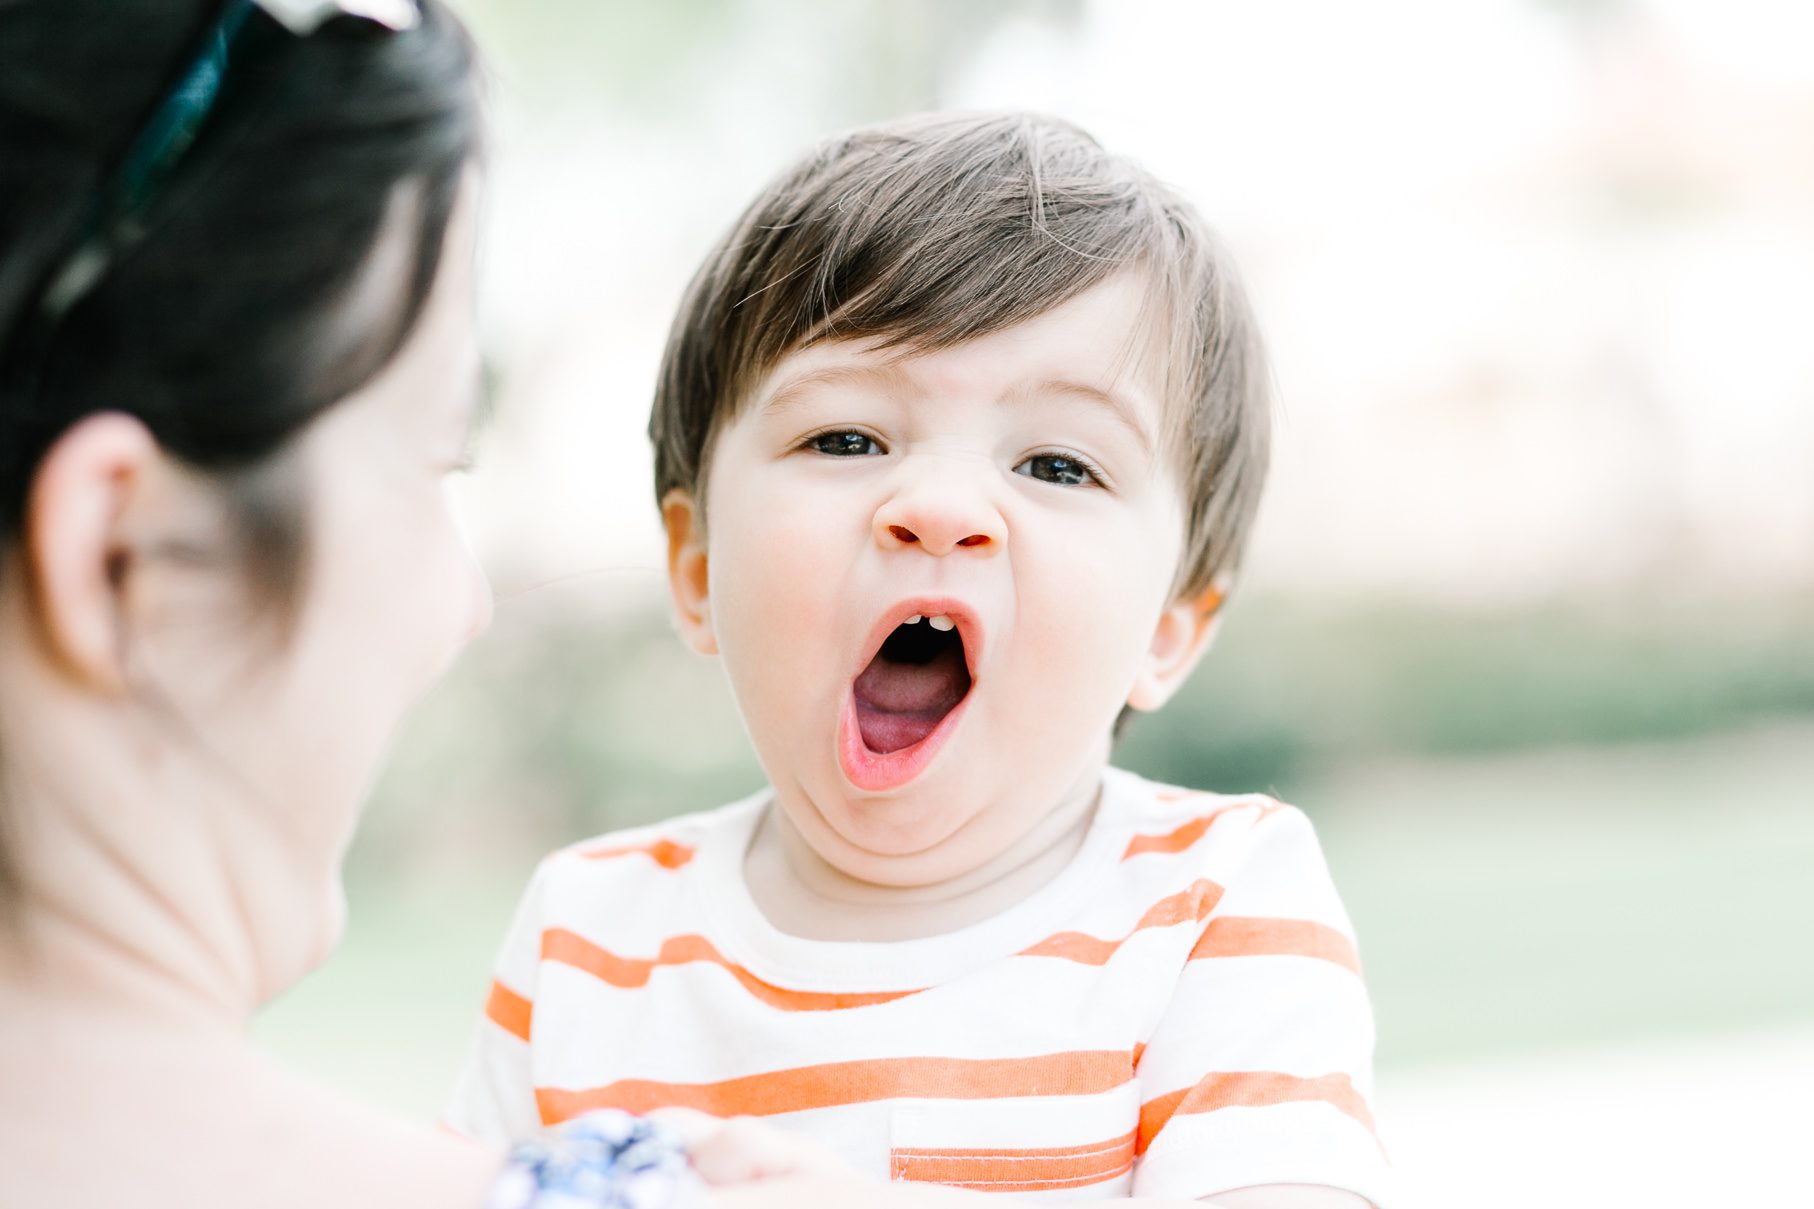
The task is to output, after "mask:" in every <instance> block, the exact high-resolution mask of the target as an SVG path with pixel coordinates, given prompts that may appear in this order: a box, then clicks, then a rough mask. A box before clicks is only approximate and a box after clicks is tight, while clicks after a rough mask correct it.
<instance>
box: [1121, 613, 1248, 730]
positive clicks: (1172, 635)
mask: <svg viewBox="0 0 1814 1209" xmlns="http://www.w3.org/2000/svg"><path fill="white" fill-rule="evenodd" d="M1224 591H1225V585H1223V584H1221V583H1217V584H1214V585H1212V586H1211V587H1208V588H1206V589H1204V590H1203V591H1202V592H1199V593H1197V594H1196V595H1194V596H1186V597H1180V598H1179V599H1177V600H1175V601H1173V602H1172V603H1171V605H1170V606H1169V607H1168V608H1167V609H1166V610H1165V612H1163V613H1161V614H1160V615H1159V624H1158V625H1157V626H1155V627H1153V641H1152V645H1151V646H1149V647H1148V648H1147V651H1146V658H1145V659H1143V660H1141V663H1140V673H1139V674H1138V675H1137V676H1135V677H1134V687H1133V688H1132V689H1130V690H1129V691H1128V695H1127V703H1128V704H1129V705H1131V706H1132V707H1134V708H1135V709H1138V710H1148V711H1150V710H1155V709H1158V708H1159V707H1160V706H1161V705H1164V704H1165V703H1166V702H1167V701H1170V700H1171V698H1172V694H1173V693H1175V692H1177V691H1178V689H1179V687H1180V686H1181V685H1182V684H1183V683H1184V682H1185V680H1187V679H1188V678H1189V677H1190V674H1191V671H1192V670H1193V669H1194V668H1195V667H1196V666H1197V661H1198V660H1199V659H1201V658H1203V653H1204V652H1205V651H1207V650H1209V643H1210V640H1211V639H1213V638H1214V637H1215V634H1216V625H1217V623H1218V622H1219V621H1220V620H1221V616H1222V600H1223V594H1224Z"/></svg>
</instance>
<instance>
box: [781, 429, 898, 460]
mask: <svg viewBox="0 0 1814 1209" xmlns="http://www.w3.org/2000/svg"><path fill="white" fill-rule="evenodd" d="M837 436H853V437H861V438H863V439H864V440H865V441H868V442H870V443H871V444H873V445H874V446H875V447H876V448H877V449H878V450H880V451H881V452H882V453H887V452H888V446H887V445H885V444H883V443H882V439H881V438H880V437H878V436H876V435H875V434H874V433H870V432H865V431H864V430H863V429H861V428H853V427H851V426H850V425H848V424H831V425H828V426H826V427H824V428H819V429H815V430H814V431H812V432H809V433H807V434H806V435H805V436H803V437H801V438H800V439H799V440H798V441H796V442H795V443H794V448H795V449H796V450H798V451H802V452H814V453H827V451H826V450H823V449H820V448H818V445H819V442H820V441H823V440H824V439H825V438H826V437H837ZM827 456H837V455H830V454H827ZM843 456H845V457H850V456H856V455H852V454H845V455H843Z"/></svg>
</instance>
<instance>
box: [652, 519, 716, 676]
mask: <svg viewBox="0 0 1814 1209" xmlns="http://www.w3.org/2000/svg"><path fill="white" fill-rule="evenodd" d="M702 520H703V518H702V517H701V516H700V514H699V507H698V505H697V504H695V503H694V502H693V496H692V494H691V493H690V492H687V491H684V490H682V489H681V488H679V487H676V488H674V489H673V490H671V491H669V492H668V493H667V494H666V495H664V496H662V497H661V523H662V525H663V526H664V527H665V528H666V529H667V531H668V591H669V593H670V594H671V595H672V596H673V598H674V622H675V624H676V625H677V626H678V627H679V628H680V636H681V638H682V639H684V640H685V641H686V644H687V645H688V646H690V647H692V648H693V649H694V650H695V651H698V652H699V653H700V654H701V655H716V654H717V653H718V635H717V634H716V633H715V632H714V631H713V629H712V589H711V579H710V576H708V574H707V571H708V570H709V567H708V564H707V561H706V548H705V525H704V524H703V523H702Z"/></svg>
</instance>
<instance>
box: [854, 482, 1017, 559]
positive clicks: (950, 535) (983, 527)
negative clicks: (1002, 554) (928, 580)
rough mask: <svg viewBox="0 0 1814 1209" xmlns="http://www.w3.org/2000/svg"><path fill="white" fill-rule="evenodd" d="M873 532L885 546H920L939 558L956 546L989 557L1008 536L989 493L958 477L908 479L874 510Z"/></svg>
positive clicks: (1006, 528) (899, 547) (894, 548)
mask: <svg viewBox="0 0 1814 1209" xmlns="http://www.w3.org/2000/svg"><path fill="white" fill-rule="evenodd" d="M874 532H875V539H876V543H877V544H878V545H880V546H881V547H882V548H883V549H884V550H899V549H904V548H905V547H908V546H918V547H920V548H921V549H922V550H924V551H925V552H926V553H928V554H932V555H938V556H943V555H946V554H950V553H951V552H952V551H954V550H969V551H973V552H975V553H977V554H982V555H992V554H994V553H996V552H997V551H999V550H1000V549H1001V548H1002V546H1003V544H1004V543H1005V542H1006V541H1007V538H1008V526H1007V522H1006V521H1004V520H1003V519H1002V515H1001V511H1000V510H999V509H998V508H997V507H996V506H995V504H994V503H993V502H992V501H991V500H990V499H989V497H988V494H987V493H986V492H985V491H984V490H982V489H981V487H980V486H979V485H976V484H970V483H967V482H963V481H961V477H960V476H957V475H939V476H936V477H922V478H918V479H915V480H912V481H910V482H908V483H907V484H906V485H905V486H903V487H902V488H901V490H899V491H896V492H895V493H894V494H893V495H891V496H889V497H888V499H887V501H886V502H884V503H883V504H882V506H881V507H880V508H878V509H876V514H875V522H874Z"/></svg>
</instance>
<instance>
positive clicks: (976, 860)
mask: <svg viewBox="0 0 1814 1209" xmlns="http://www.w3.org/2000/svg"><path fill="white" fill-rule="evenodd" d="M954 804H956V803H954V802H953V800H952V799H951V798H950V797H949V796H946V795H937V794H932V793H926V794H905V795H900V796H890V797H888V798H885V799H870V800H859V801H856V802H840V803H838V804H837V805H836V806H835V807H832V808H831V809H829V810H822V811H817V812H815V813H817V814H818V817H817V818H816V819H814V820H811V821H810V822H808V821H804V820H802V821H800V822H797V823H796V826H797V827H798V829H799V830H800V832H801V833H802V835H803V836H804V837H805V838H806V841H807V843H808V844H810V845H811V846H812V848H813V850H814V852H816V853H817V854H818V856H819V858H820V859H821V860H823V861H825V863H826V864H828V865H830V866H832V867H833V868H834V869H836V870H838V872H840V873H842V874H844V875H845V876H846V877H851V878H855V879H857V880H858V881H863V882H868V883H870V884H872V885H877V886H891V887H895V888H899V889H907V888H910V887H916V886H931V885H937V884H938V883H940V882H946V881H950V880H952V879H953V878H957V877H962V876H964V875H965V874H967V873H971V872H973V871H975V870H977V869H979V868H981V867H982V866H984V865H986V864H988V863H989V862H990V861H991V860H993V859H995V858H996V857H997V856H999V855H1000V854H1001V852H1000V850H999V847H998V848H997V849H995V850H991V849H990V848H989V847H988V846H987V845H986V844H984V843H981V842H979V841H981V840H982V837H981V836H978V835H976V834H975V833H974V830H975V829H974V828H972V827H969V826H967V825H966V824H968V823H970V822H971V821H972V819H973V818H974V812H972V813H971V814H968V815H967V814H965V813H963V812H962V810H961V808H960V809H958V810H953V809H952V807H953V805H954Z"/></svg>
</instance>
